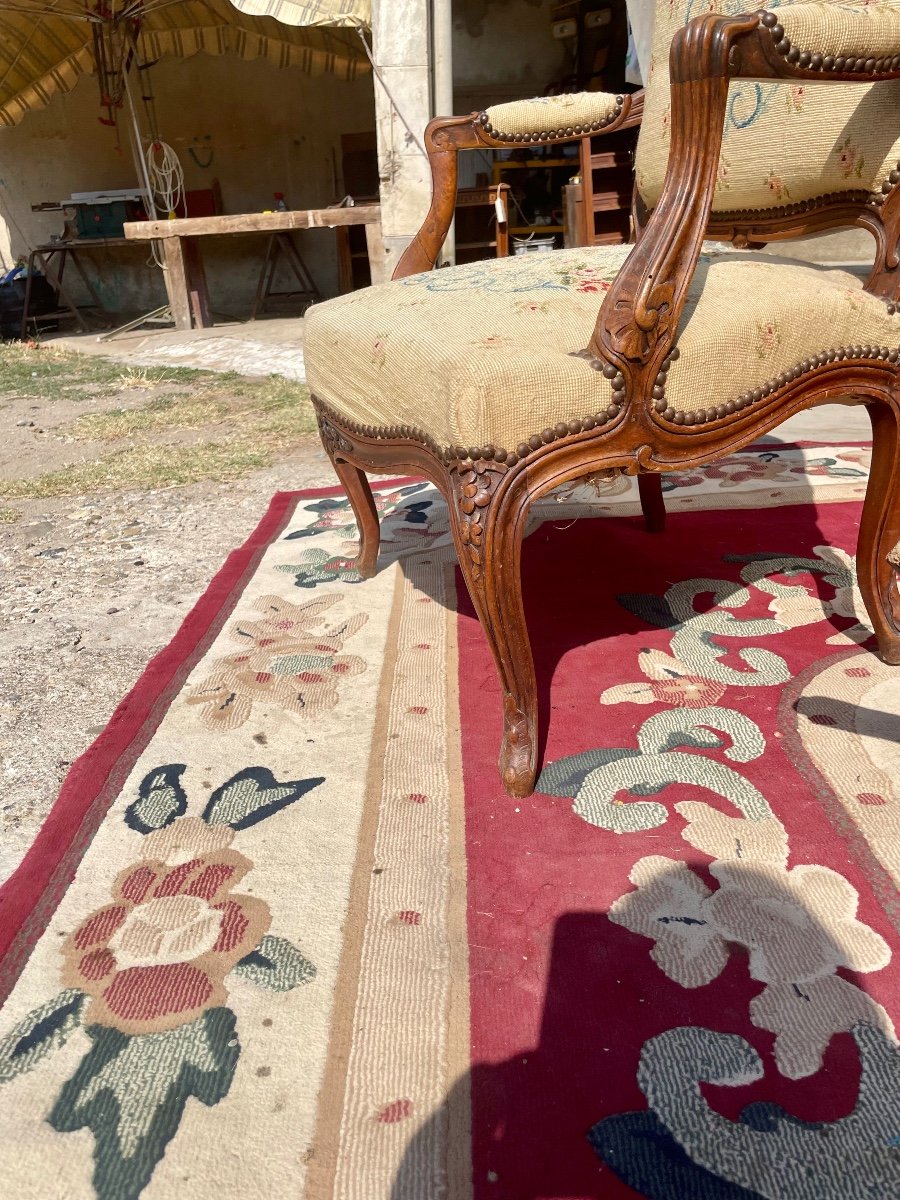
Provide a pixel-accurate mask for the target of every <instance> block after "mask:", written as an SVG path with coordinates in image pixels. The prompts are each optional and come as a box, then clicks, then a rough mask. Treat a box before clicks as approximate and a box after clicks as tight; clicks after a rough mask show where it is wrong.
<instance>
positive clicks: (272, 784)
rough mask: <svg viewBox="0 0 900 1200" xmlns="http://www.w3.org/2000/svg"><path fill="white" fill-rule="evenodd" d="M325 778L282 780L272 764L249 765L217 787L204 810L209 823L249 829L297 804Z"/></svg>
mask: <svg viewBox="0 0 900 1200" xmlns="http://www.w3.org/2000/svg"><path fill="white" fill-rule="evenodd" d="M324 782H325V776H324V775H319V776H313V777H311V778H310V779H292V780H289V781H288V782H287V783H279V782H278V780H277V779H276V778H275V776H274V775H273V774H272V772H271V771H270V770H269V769H268V767H247V768H246V769H245V770H243V771H238V773H237V775H233V776H232V777H231V779H229V780H228V781H227V782H226V783H223V784H222V786H221V787H219V788H216V790H215V791H214V792H213V794H212V795H211V796H210V798H209V802H208V803H207V805H206V808H205V809H204V810H203V820H204V821H205V822H206V823H207V825H230V826H231V828H232V829H246V828H247V827H248V826H250V825H256V824H257V822H258V821H262V820H265V818H266V817H270V816H271V815H272V813H275V812H278V811H279V809H282V808H286V807H287V805H288V804H293V803H294V801H295V800H299V799H300V797H301V796H305V795H306V793H307V792H311V791H312V789H313V788H316V787H318V786H319V784H320V783H324Z"/></svg>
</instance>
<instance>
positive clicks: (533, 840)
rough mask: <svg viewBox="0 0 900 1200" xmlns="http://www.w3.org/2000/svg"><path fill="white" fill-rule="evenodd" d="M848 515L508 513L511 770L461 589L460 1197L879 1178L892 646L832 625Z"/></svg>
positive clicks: (891, 1169)
mask: <svg viewBox="0 0 900 1200" xmlns="http://www.w3.org/2000/svg"><path fill="white" fill-rule="evenodd" d="M858 515H859V509H858V506H857V505H856V504H834V505H822V506H820V507H819V508H818V509H816V508H814V507H813V506H811V505H804V506H797V507H786V508H779V509H766V508H761V509H759V510H756V511H751V510H744V511H737V512H729V513H727V514H726V513H723V512H716V513H690V514H686V513H679V514H676V515H674V516H673V517H672V518H670V522H669V529H668V532H667V533H666V535H665V536H662V537H653V538H650V537H648V535H647V534H646V533H645V532H644V531H643V528H642V527H641V523H640V521H639V519H638V518H630V519H625V520H608V521H606V522H604V523H603V524H602V526H601V525H599V524H598V523H596V522H593V521H578V522H577V523H575V524H572V525H570V526H569V527H568V528H554V527H553V526H551V525H550V524H549V523H548V524H545V525H544V526H542V528H541V529H539V530H538V531H537V532H535V533H534V534H533V536H532V537H531V539H530V541H529V543H528V548H527V554H526V563H525V568H524V570H525V579H526V583H525V595H526V597H527V598H528V603H529V620H530V623H531V628H532V629H533V631H534V640H535V644H536V657H537V664H538V677H539V680H540V686H541V690H542V696H543V705H544V720H545V721H547V719H548V718H549V733H548V735H547V741H546V747H545V752H544V753H545V763H546V765H545V767H544V770H543V774H542V776H541V780H540V783H539V785H538V793H536V794H535V795H534V796H533V797H531V798H530V799H527V800H521V801H515V802H512V801H509V800H508V799H507V798H505V797H503V796H502V795H501V794H500V793H499V791H498V788H497V784H496V778H495V771H494V761H495V757H496V744H495V743H496V728H497V723H498V721H499V715H498V714H499V712H500V704H499V697H497V695H496V691H495V689H494V688H493V684H492V675H491V664H490V660H489V657H488V654H487V651H486V649H485V645H484V641H483V638H482V636H481V633H480V630H479V629H478V626H477V623H476V622H475V620H474V619H473V618H472V617H471V615H470V613H469V612H468V610H467V609H466V608H464V612H467V614H468V618H467V619H466V618H465V617H464V618H463V625H462V630H461V636H460V677H461V687H460V701H461V709H462V729H463V742H462V746H463V763H464V773H465V781H466V845H467V860H468V880H469V893H468V928H469V943H470V980H471V984H470V987H471V1028H472V1058H473V1063H474V1064H475V1065H474V1066H473V1072H472V1082H471V1088H472V1092H471V1096H472V1099H471V1102H472V1129H473V1144H474V1170H473V1178H474V1181H475V1188H474V1191H475V1196H476V1197H477V1198H478V1200H480V1198H481V1197H485V1198H486V1197H489V1196H495V1195H498V1194H499V1195H504V1196H510V1197H512V1196H515V1197H529V1198H531V1197H534V1198H535V1200H538V1198H544V1197H553V1198H556V1197H559V1198H562V1197H577V1198H578V1200H583V1198H587V1197H595V1196H597V1197H599V1196H602V1197H613V1196H615V1197H619V1196H621V1197H632V1196H646V1197H653V1200H667V1198H669V1197H682V1196H690V1197H703V1198H707V1197H709V1198H715V1200H719V1198H720V1197H721V1198H723V1200H724V1198H726V1197H727V1198H728V1200H731V1198H732V1197H738V1196H740V1197H747V1196H757V1195H763V1196H777V1197H787V1196H792V1197H793V1196H798V1197H799V1196H804V1197H805V1196H809V1197H825V1196H829V1197H831V1196H833V1197H839V1196H844V1195H860V1196H863V1195H865V1196H869V1195H871V1196H875V1195H884V1196H887V1195H897V1194H900V1174H898V1171H900V1162H898V1158H900V1148H898V1141H897V1135H898V1134H900V1126H898V1125H897V1113H898V1111H900V1109H898V1107H897V1105H898V1100H900V1095H898V1091H897V1087H898V1083H900V1061H898V1056H897V1050H896V1046H895V1044H894V1031H893V1025H892V1022H891V1016H890V1015H889V1014H896V1012H897V1011H898V1001H900V988H898V984H897V978H896V973H895V972H892V971H891V970H890V968H889V967H888V963H889V961H890V959H891V949H890V947H891V946H892V945H893V944H894V942H895V939H896V938H897V934H898V929H900V912H898V904H897V892H896V879H895V876H894V875H893V871H894V870H895V868H896V863H897V855H896V844H897V843H896V841H895V842H894V845H893V847H891V846H889V845H888V844H887V841H888V839H889V838H890V837H891V836H892V835H893V837H894V838H896V835H897V834H898V833H900V821H898V794H897V781H898V776H897V774H895V773H892V770H891V766H892V762H894V763H896V761H897V759H898V756H900V745H898V743H900V673H898V672H897V671H896V669H893V670H892V669H891V668H888V667H885V666H883V665H882V664H881V663H880V662H879V661H878V660H877V659H876V658H875V657H874V655H873V654H872V653H871V652H870V650H869V649H868V648H863V649H861V648H857V647H856V646H855V645H854V641H863V642H864V643H865V645H866V647H868V643H867V642H865V637H866V630H865V626H864V622H865V615H864V610H863V609H862V606H861V604H860V603H859V597H858V595H857V594H856V593H855V591H854V584H853V576H852V553H853V549H854V544H855V537H856V527H857V520H858ZM857 617H860V618H862V622H863V624H860V622H859V621H858V620H857ZM848 632H849V634H850V637H848V636H847V634H848ZM851 639H853V640H851ZM473 684H474V686H473ZM489 694H492V699H493V704H492V708H493V711H492V712H490V713H489V712H488V711H487V705H488V700H487V696H488V695H489ZM861 1061H862V1063H863V1065H864V1066H867V1067H868V1074H864V1075H863V1076H862V1077H861V1073H860V1064H861Z"/></svg>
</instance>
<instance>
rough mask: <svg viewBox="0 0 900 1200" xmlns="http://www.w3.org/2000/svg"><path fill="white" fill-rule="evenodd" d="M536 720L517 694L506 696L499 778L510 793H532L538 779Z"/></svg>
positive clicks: (518, 795) (514, 794) (519, 794)
mask: <svg viewBox="0 0 900 1200" xmlns="http://www.w3.org/2000/svg"><path fill="white" fill-rule="evenodd" d="M536 734H537V729H536V721H535V719H534V716H533V715H532V717H531V719H530V720H529V718H528V717H527V716H526V715H525V714H524V713H523V712H522V710H521V709H520V708H519V707H518V705H517V704H516V698H515V696H512V695H510V694H509V693H507V694H506V695H505V696H504V697H503V741H502V743H501V745H500V764H499V765H500V778H501V779H502V780H503V786H504V787H505V788H506V790H507V792H508V793H509V794H510V796H517V797H524V796H530V795H531V793H532V792H533V791H534V784H535V780H536V779H537V739H536Z"/></svg>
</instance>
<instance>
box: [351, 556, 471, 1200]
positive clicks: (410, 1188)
mask: <svg viewBox="0 0 900 1200" xmlns="http://www.w3.org/2000/svg"><path fill="white" fill-rule="evenodd" d="M447 556H448V552H444V553H441V554H437V553H435V552H432V554H431V557H429V558H421V559H416V558H411V559H409V560H407V563H406V564H405V571H406V586H405V591H404V598H403V608H402V614H401V619H400V634H399V641H398V646H397V658H396V664H395V674H394V689H393V697H392V701H391V705H390V717H389V731H388V738H387V744H386V749H385V770H384V788H383V793H382V806H381V812H380V816H379V822H378V831H377V834H376V838H375V864H376V865H375V867H374V870H373V879H372V886H371V888H370V891H369V908H368V917H367V920H366V926H365V933H364V938H363V947H362V957H361V962H360V974H359V987H358V991H357V1005H356V1014H355V1020H354V1032H353V1038H352V1043H351V1047H350V1055H349V1061H348V1064H347V1089H346V1096H345V1105H344V1113H343V1120H342V1123H341V1131H340V1141H339V1149H338V1164H337V1171H336V1174H335V1183H334V1193H333V1194H334V1200H382V1198H384V1200H388V1198H390V1200H425V1198H426V1197H437V1196H440V1195H442V1194H446V1187H447V1174H446V1162H447V1136H448V1127H447V1109H446V1105H445V1100H446V1097H447V1093H448V1090H449V1085H450V1083H451V1081H450V1080H448V1078H447V1052H448V1016H449V1005H450V966H451V960H450V955H449V949H448V930H447V921H448V903H449V879H450V871H449V867H450V863H449V831H450V827H449V809H450V789H449V779H448V762H447V718H448V714H447V694H446V679H447V674H446V668H445V662H446V659H445V655H446V631H447V622H446V608H445V605H446V596H445V585H444V579H445V573H444V566H445V563H446V561H447Z"/></svg>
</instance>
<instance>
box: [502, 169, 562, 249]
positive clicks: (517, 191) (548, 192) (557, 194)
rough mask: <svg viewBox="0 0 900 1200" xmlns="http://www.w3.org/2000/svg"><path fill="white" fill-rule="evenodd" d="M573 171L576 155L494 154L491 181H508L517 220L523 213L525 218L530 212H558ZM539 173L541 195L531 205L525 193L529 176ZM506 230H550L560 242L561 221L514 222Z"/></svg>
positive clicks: (520, 234) (525, 232) (517, 233)
mask: <svg viewBox="0 0 900 1200" xmlns="http://www.w3.org/2000/svg"><path fill="white" fill-rule="evenodd" d="M577 173H578V159H577V158H576V157H568V158H564V157H557V158H525V159H510V158H497V159H494V167H493V177H494V183H508V184H509V186H510V191H511V193H512V198H513V200H512V211H513V219H514V220H517V221H521V219H522V216H523V215H524V216H525V217H526V218H527V217H530V216H531V215H532V212H534V213H542V212H543V213H545V214H547V215H550V216H552V215H554V214H555V213H557V212H558V213H559V214H560V215H561V214H562V209H563V200H562V189H563V187H564V186H565V185H566V184H567V183H568V182H569V179H570V178H571V176H572V175H575V174H577ZM541 175H544V177H545V178H544V187H543V191H544V197H543V200H542V201H540V202H539V203H538V205H537V207H535V206H534V201H533V199H532V198H530V197H529V196H528V184H529V177H530V178H532V179H533V178H534V177H540V176H541ZM547 210H549V213H548V212H547ZM509 232H510V233H511V234H513V235H514V236H516V237H528V236H529V235H530V234H536V235H538V236H541V237H546V236H547V235H548V234H553V235H554V236H555V237H556V238H557V244H558V245H561V244H562V234H563V222H562V220H560V221H550V222H542V223H541V224H539V225H527V224H515V225H510V227H509Z"/></svg>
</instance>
